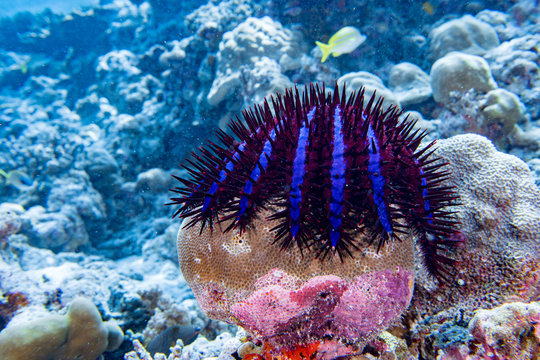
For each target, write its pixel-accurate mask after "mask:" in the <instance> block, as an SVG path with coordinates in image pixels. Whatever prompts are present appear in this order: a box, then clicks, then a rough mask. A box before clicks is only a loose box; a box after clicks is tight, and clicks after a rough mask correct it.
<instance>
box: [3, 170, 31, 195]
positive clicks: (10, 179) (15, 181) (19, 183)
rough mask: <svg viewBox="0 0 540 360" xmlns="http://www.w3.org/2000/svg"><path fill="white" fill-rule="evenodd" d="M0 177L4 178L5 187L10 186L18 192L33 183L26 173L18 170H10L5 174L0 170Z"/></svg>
mask: <svg viewBox="0 0 540 360" xmlns="http://www.w3.org/2000/svg"><path fill="white" fill-rule="evenodd" d="M0 176H3V177H4V182H5V185H6V186H9V185H11V186H14V187H16V188H17V189H19V190H20V189H23V188H25V187H26V186H30V185H32V183H33V181H32V180H31V179H30V178H29V177H28V175H26V173H23V172H22V171H19V170H11V171H9V172H7V173H6V172H5V171H4V170H2V169H0Z"/></svg>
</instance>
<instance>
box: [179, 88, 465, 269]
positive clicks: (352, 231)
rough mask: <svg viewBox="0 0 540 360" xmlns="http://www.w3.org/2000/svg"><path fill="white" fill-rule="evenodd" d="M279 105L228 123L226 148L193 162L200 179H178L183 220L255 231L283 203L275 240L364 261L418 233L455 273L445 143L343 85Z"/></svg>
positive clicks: (278, 100)
mask: <svg viewBox="0 0 540 360" xmlns="http://www.w3.org/2000/svg"><path fill="white" fill-rule="evenodd" d="M270 103H271V104H272V108H271V107H270V105H269V102H267V101H266V102H265V103H264V104H263V105H258V106H255V107H253V108H251V109H248V110H245V111H244V112H243V118H244V121H241V120H240V119H239V118H238V117H237V118H236V119H235V120H233V121H231V123H230V125H229V129H228V130H229V131H228V132H225V131H221V130H218V132H217V136H218V138H219V140H220V144H215V143H211V142H210V143H208V145H207V146H206V147H201V148H200V149H199V151H198V152H197V153H194V154H193V159H191V160H188V161H187V162H186V165H185V168H186V169H187V170H188V172H189V173H190V174H191V178H190V179H184V178H180V177H176V179H178V180H179V181H181V182H182V183H183V185H184V186H183V187H178V188H175V189H173V190H172V191H174V192H176V193H178V194H180V195H181V196H180V197H174V198H172V199H171V200H172V202H171V204H173V205H179V208H178V209H177V211H176V212H175V216H179V217H181V218H184V219H185V218H189V223H188V224H187V225H188V226H194V225H196V224H200V225H201V227H200V231H201V232H202V231H203V229H204V228H205V227H206V226H209V227H210V228H214V227H215V226H216V224H224V223H225V222H226V223H227V226H225V227H222V226H220V228H222V230H223V231H225V232H227V231H230V230H232V229H239V230H240V231H241V232H243V231H245V230H246V228H248V227H250V226H253V222H254V220H255V219H257V218H258V217H260V216H261V213H262V211H263V210H264V211H265V212H266V213H268V212H267V211H266V210H268V209H271V210H272V211H270V215H268V217H267V220H269V221H271V222H272V223H273V224H275V225H274V226H273V228H272V229H271V230H272V232H273V233H274V234H275V237H274V241H273V243H274V244H275V245H276V246H279V247H280V248H281V249H283V250H288V249H290V248H291V247H294V246H295V247H297V248H298V249H299V250H300V252H301V253H302V254H304V253H305V252H306V251H310V252H311V251H313V252H315V253H316V254H317V256H318V257H320V258H329V257H331V256H338V257H339V258H340V259H343V257H348V256H350V257H354V256H355V253H357V252H358V249H360V248H363V247H367V246H370V245H371V244H374V246H376V248H377V251H379V250H380V249H381V247H383V246H384V245H385V244H386V243H388V242H389V241H402V240H403V239H402V238H403V237H404V236H406V235H407V234H408V233H409V231H410V230H412V231H413V232H414V234H415V236H416V237H417V239H418V242H419V244H420V248H421V250H422V252H423V255H424V259H425V264H426V266H427V268H428V270H429V271H430V272H431V273H432V274H434V275H443V273H444V271H445V266H444V265H445V264H447V263H449V262H451V260H450V259H449V258H448V256H446V254H445V253H446V250H448V248H449V247H451V246H452V245H453V244H454V240H453V239H454V238H455V236H454V235H455V233H456V228H457V222H456V221H455V220H454V218H453V214H452V212H450V211H449V210H448V209H447V208H448V206H449V205H452V204H453V203H455V200H456V195H455V192H454V189H453V188H452V187H450V186H447V185H445V182H446V180H447V179H448V176H449V172H448V171H447V170H445V165H446V164H445V163H444V162H442V161H441V160H440V159H438V158H436V157H433V156H432V154H433V152H434V150H435V147H434V142H433V143H430V144H428V145H427V146H425V147H422V148H420V144H421V141H422V139H423V138H424V137H425V135H426V133H425V132H424V131H420V130H417V129H415V121H411V120H408V119H406V120H404V121H399V116H400V115H401V111H399V110H398V109H397V108H396V107H390V108H388V109H382V98H379V99H377V97H376V96H375V95H373V96H372V97H371V98H370V100H369V101H367V103H364V92H363V90H362V91H360V92H358V93H352V94H351V95H349V96H347V94H346V92H345V89H343V91H342V93H341V94H340V90H339V89H338V87H337V85H336V88H335V89H334V92H333V95H329V94H327V92H326V90H325V88H324V86H323V87H322V88H319V87H318V86H316V85H311V86H309V87H307V86H306V88H305V91H304V92H303V94H300V91H299V90H298V89H297V88H295V89H289V90H287V92H286V93H285V95H284V96H281V95H277V96H276V97H272V98H271V100H270ZM358 232H362V233H364V234H365V235H366V236H365V237H363V238H362V239H363V240H362V241H358V237H357V236H356V234H357V233H358ZM355 239H356V240H355Z"/></svg>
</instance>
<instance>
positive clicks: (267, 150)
mask: <svg viewBox="0 0 540 360" xmlns="http://www.w3.org/2000/svg"><path fill="white" fill-rule="evenodd" d="M275 137H276V130H275V129H272V131H271V132H270V139H266V142H265V143H264V146H263V149H262V152H261V154H260V155H259V159H258V163H259V164H261V167H262V169H263V171H264V170H266V167H267V166H268V157H270V155H271V154H272V141H274V139H275ZM259 176H261V169H260V168H259V166H258V165H257V164H255V167H254V168H253V170H252V171H251V174H250V175H249V177H250V178H249V179H248V180H247V181H246V184H245V185H244V189H243V195H242V197H241V198H240V210H239V211H238V216H237V218H240V217H241V216H242V215H243V214H244V213H245V212H246V209H247V206H248V197H247V195H250V194H251V192H252V191H253V183H252V182H251V179H252V180H253V181H255V182H256V181H257V180H258V179H259Z"/></svg>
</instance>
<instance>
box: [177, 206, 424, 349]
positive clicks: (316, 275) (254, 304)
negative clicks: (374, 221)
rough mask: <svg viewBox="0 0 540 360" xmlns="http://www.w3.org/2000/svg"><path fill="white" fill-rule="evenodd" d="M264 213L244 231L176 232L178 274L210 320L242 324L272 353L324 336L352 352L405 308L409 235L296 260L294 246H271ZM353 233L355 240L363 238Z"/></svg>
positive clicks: (410, 275)
mask: <svg viewBox="0 0 540 360" xmlns="http://www.w3.org/2000/svg"><path fill="white" fill-rule="evenodd" d="M268 215H269V214H268V213H262V214H261V215H260V217H259V220H256V221H255V222H254V224H253V226H251V227H248V229H247V231H246V232H245V233H243V234H240V233H239V232H238V231H230V232H226V233H223V232H222V231H221V229H220V228H219V227H220V226H223V227H227V223H226V222H225V223H222V224H219V223H218V224H217V225H216V226H215V228H214V230H212V229H210V228H208V227H206V228H205V229H204V231H203V232H202V233H200V227H199V225H196V226H194V227H191V228H186V227H183V228H181V229H180V231H179V233H178V253H179V259H180V266H181V269H182V273H183V274H184V277H185V278H186V281H187V282H188V284H189V285H190V286H191V288H192V290H193V292H194V293H195V296H196V298H197V300H198V302H199V304H200V305H201V307H202V308H203V310H205V311H206V312H207V314H208V315H209V316H210V317H212V318H215V319H219V320H224V321H228V322H231V323H236V324H239V325H241V326H244V327H246V328H247V330H249V331H251V332H252V333H254V334H255V335H258V336H262V337H263V339H264V340H265V341H268V342H270V343H271V346H272V347H276V348H278V349H279V348H283V347H284V346H285V345H289V346H290V345H292V344H298V345H309V344H311V343H314V342H317V341H319V340H322V339H323V338H328V337H330V338H332V337H333V338H334V339H341V340H343V341H344V342H347V343H348V344H354V345H355V346H353V348H355V349H358V348H362V347H363V346H364V345H365V343H366V341H367V340H369V339H370V338H371V337H373V336H375V335H376V334H377V333H378V332H379V331H381V330H382V329H384V328H385V327H387V326H388V325H389V324H391V323H392V322H394V320H395V319H397V318H399V316H400V314H401V313H402V312H403V311H404V309H405V308H406V307H407V305H408V302H409V301H410V297H411V296H412V293H411V289H412V285H413V276H414V248H413V241H412V238H411V237H409V238H408V239H403V241H402V242H397V241H396V242H391V243H390V244H387V245H385V246H384V247H383V248H382V249H381V250H380V251H379V252H378V253H377V246H376V244H373V245H372V246H367V245H366V247H365V248H363V249H362V250H361V251H360V252H359V254H358V255H357V256H355V258H350V257H348V258H345V259H343V262H341V261H340V260H339V258H337V257H335V258H332V259H330V260H326V261H321V260H320V259H318V258H316V253H315V252H308V253H305V252H304V254H303V256H302V254H301V253H300V250H298V249H297V248H292V249H289V250H288V251H281V250H280V248H279V247H278V246H274V245H272V242H273V241H274V234H273V232H272V231H271V230H270V229H272V228H273V227H274V226H275V223H274V222H275V221H265V220H264V219H265V218H266V217H267V216H268ZM261 219H262V220H261ZM186 222H189V219H187V220H186ZM358 236H359V239H357V240H358V241H359V242H360V243H365V242H367V241H368V240H367V239H363V238H362V236H365V235H363V234H361V233H359V235H358ZM278 315H279V316H278ZM334 342H335V340H334ZM338 347H339V346H338V345H336V344H332V345H331V346H327V348H331V349H325V350H324V351H323V350H322V349H323V347H322V346H321V348H320V349H321V350H320V351H319V355H321V353H322V352H325V353H326V354H327V355H328V356H331V355H330V354H331V353H332V351H335V352H334V354H336V353H338V352H339V351H341V350H339V349H337V348H338ZM353 348H351V349H353ZM321 358H325V357H324V356H321Z"/></svg>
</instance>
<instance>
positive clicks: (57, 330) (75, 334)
mask: <svg viewBox="0 0 540 360" xmlns="http://www.w3.org/2000/svg"><path fill="white" fill-rule="evenodd" d="M123 340H124V335H123V333H122V330H121V329H120V328H119V327H118V326H117V325H115V324H113V323H110V322H102V321H101V316H100V315H99V312H98V310H97V308H96V307H95V306H94V304H93V303H92V302H91V301H89V300H87V299H85V298H76V299H74V300H73V302H72V303H71V305H70V307H69V310H68V313H67V315H64V316H63V315H57V314H50V315H49V316H47V317H44V318H41V319H36V320H34V321H31V322H28V323H18V324H15V325H13V326H9V325H8V327H7V328H5V329H4V330H2V332H0V354H2V359H3V360H28V359H33V360H49V359H79V360H95V359H96V358H98V357H99V356H100V355H101V354H102V353H103V352H105V351H112V350H115V349H117V348H118V347H119V346H120V344H121V343H122V341H123Z"/></svg>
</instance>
